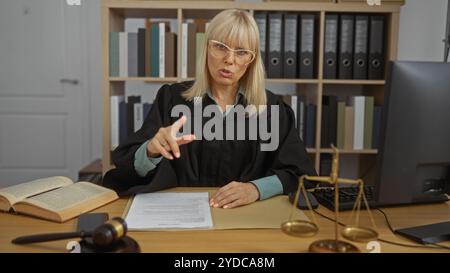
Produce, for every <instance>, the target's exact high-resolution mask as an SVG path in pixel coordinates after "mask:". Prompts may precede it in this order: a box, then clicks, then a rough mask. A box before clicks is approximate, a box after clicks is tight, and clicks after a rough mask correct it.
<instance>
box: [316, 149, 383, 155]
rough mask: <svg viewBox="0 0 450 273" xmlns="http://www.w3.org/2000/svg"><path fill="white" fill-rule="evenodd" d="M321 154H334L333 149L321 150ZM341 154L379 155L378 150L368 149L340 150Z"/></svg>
mask: <svg viewBox="0 0 450 273" xmlns="http://www.w3.org/2000/svg"><path fill="white" fill-rule="evenodd" d="M319 152H320V153H322V154H332V153H333V150H332V149H319ZM339 153H340V154H377V153H378V150H376V149H366V150H339Z"/></svg>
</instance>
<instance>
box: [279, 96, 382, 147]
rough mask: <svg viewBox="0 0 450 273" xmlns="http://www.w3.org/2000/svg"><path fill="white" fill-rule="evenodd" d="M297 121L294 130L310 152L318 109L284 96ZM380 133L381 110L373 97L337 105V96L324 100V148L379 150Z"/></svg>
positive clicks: (322, 139)
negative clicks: (332, 146)
mask: <svg viewBox="0 0 450 273" xmlns="http://www.w3.org/2000/svg"><path fill="white" fill-rule="evenodd" d="M282 99H283V101H284V102H285V103H286V104H288V105H289V106H290V107H291V108H292V110H293V112H294V117H295V127H296V129H297V132H298V134H299V136H300V138H301V139H302V140H303V142H304V144H305V146H306V147H307V148H314V147H315V134H316V117H317V106H316V105H315V104H312V103H307V100H306V98H305V97H304V96H298V95H283V96H282ZM380 132H381V106H377V105H374V97H370V96H367V97H366V96H353V97H348V98H347V100H346V101H338V98H337V97H336V96H323V101H322V117H321V136H320V142H321V148H329V147H331V144H333V145H335V146H336V147H337V148H339V149H345V150H362V149H378V148H379V145H380Z"/></svg>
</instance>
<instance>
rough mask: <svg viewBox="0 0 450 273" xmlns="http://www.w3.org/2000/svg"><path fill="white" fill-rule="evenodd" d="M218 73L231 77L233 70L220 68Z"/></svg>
mask: <svg viewBox="0 0 450 273" xmlns="http://www.w3.org/2000/svg"><path fill="white" fill-rule="evenodd" d="M219 74H220V75H221V76H222V77H224V78H231V77H232V76H233V72H231V71H230V70H227V69H220V70H219Z"/></svg>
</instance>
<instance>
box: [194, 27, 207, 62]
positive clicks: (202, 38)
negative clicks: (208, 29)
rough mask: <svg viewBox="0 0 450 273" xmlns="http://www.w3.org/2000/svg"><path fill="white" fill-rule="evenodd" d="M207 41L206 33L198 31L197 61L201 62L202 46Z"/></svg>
mask: <svg viewBox="0 0 450 273" xmlns="http://www.w3.org/2000/svg"><path fill="white" fill-rule="evenodd" d="M204 41H205V33H204V32H197V33H196V34H195V61H196V62H199V60H200V55H201V54H202V49H203V48H202V46H203V42H204Z"/></svg>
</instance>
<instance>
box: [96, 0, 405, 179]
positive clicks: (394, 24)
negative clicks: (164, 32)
mask: <svg viewBox="0 0 450 273" xmlns="http://www.w3.org/2000/svg"><path fill="white" fill-rule="evenodd" d="M385 2H386V1H382V3H383V4H382V5H381V6H369V5H367V3H366V2H365V1H362V0H361V1H340V2H337V1H333V0H329V1H315V0H310V1H305V0H302V1H286V2H284V1H266V2H262V3H245V2H235V1H208V2H205V1H146V0H134V1H132V0H102V8H101V13H102V48H103V52H102V54H103V78H102V92H103V156H102V160H103V172H106V171H108V170H109V169H111V168H112V167H113V165H112V163H111V146H110V143H111V138H110V100H109V97H110V96H111V95H114V94H123V93H124V83H125V82H128V81H142V82H149V83H161V84H164V83H174V82H181V81H185V80H193V78H181V77H180V75H181V58H180V56H181V46H178V49H177V53H178V56H177V67H178V71H177V77H170V78H153V77H110V76H109V33H110V32H111V31H115V32H120V31H124V25H125V19H127V18H142V19H144V18H171V19H176V20H177V24H178V30H181V24H182V22H183V21H184V19H185V18H208V19H211V18H212V17H214V15H216V14H217V13H219V12H220V11H221V10H223V9H230V8H239V9H246V10H249V11H250V12H252V13H253V12H254V11H269V12H270V11H298V12H315V13H317V14H318V16H319V20H318V24H319V25H318V32H319V33H318V34H319V38H318V43H317V47H316V48H315V50H316V52H317V59H316V60H317V73H316V74H317V78H316V79H267V80H266V81H267V83H270V84H295V85H296V86H297V90H298V91H297V93H298V94H302V95H306V96H308V98H309V99H311V100H312V101H313V102H314V103H315V104H316V105H317V113H316V132H315V136H316V139H315V147H313V148H308V149H307V152H308V154H309V155H310V156H311V158H312V159H313V161H314V165H315V168H316V170H317V171H319V167H320V155H321V154H329V153H331V149H323V148H320V136H321V112H322V111H321V109H322V108H321V105H322V97H323V95H324V94H325V93H326V92H325V91H326V89H327V88H328V87H329V86H332V85H336V86H344V87H346V86H348V87H361V88H362V89H363V90H364V91H363V92H365V93H368V94H370V95H371V96H374V97H375V101H376V102H383V98H384V86H385V81H384V80H376V81H373V80H329V79H323V58H324V56H323V49H324V33H325V14H326V13H329V12H349V13H366V14H367V13H368V14H374V13H382V14H385V15H386V16H387V21H386V23H387V33H386V39H387V41H386V45H387V48H386V50H385V60H386V63H387V62H388V61H389V60H395V59H396V56H397V44H398V29H399V17H400V7H401V5H403V3H404V2H403V1H401V0H399V1H395V0H394V1H388V2H386V3H388V4H385ZM205 3H208V4H207V5H205ZM177 37H178V38H177V39H178V41H177V44H178V45H181V35H178V36H177ZM341 153H342V154H355V155H368V156H370V155H376V154H377V153H378V151H377V150H342V151H341Z"/></svg>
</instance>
